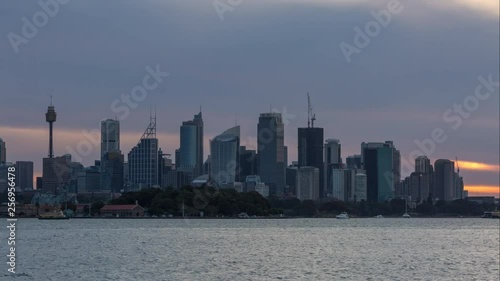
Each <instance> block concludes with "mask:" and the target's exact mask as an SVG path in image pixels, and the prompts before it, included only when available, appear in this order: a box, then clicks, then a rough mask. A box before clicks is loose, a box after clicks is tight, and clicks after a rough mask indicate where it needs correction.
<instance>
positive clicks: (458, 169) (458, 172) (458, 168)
mask: <svg viewBox="0 0 500 281" xmlns="http://www.w3.org/2000/svg"><path fill="white" fill-rule="evenodd" d="M455 162H457V174H459V175H460V166H459V165H458V157H457V156H455Z"/></svg>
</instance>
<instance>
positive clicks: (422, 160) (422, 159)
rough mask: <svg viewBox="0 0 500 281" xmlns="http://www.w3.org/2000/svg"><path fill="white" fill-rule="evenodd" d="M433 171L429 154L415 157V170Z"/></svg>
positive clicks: (422, 171) (426, 172)
mask: <svg viewBox="0 0 500 281" xmlns="http://www.w3.org/2000/svg"><path fill="white" fill-rule="evenodd" d="M430 171H431V160H429V158H427V156H418V157H417V158H416V159H415V172H417V173H424V174H428V173H430Z"/></svg>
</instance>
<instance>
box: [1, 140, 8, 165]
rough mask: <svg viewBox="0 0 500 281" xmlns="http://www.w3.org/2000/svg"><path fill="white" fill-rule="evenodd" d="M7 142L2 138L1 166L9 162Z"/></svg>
mask: <svg viewBox="0 0 500 281" xmlns="http://www.w3.org/2000/svg"><path fill="white" fill-rule="evenodd" d="M6 152H7V149H6V148H5V142H4V141H3V140H2V139H1V138H0V164H3V163H5V162H7V157H6Z"/></svg>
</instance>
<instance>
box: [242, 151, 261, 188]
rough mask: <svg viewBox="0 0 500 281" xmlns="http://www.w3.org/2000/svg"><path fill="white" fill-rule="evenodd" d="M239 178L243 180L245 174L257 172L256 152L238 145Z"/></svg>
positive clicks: (250, 174)
mask: <svg viewBox="0 0 500 281" xmlns="http://www.w3.org/2000/svg"><path fill="white" fill-rule="evenodd" d="M239 174H240V176H239V178H240V180H241V181H243V180H245V179H246V177H247V176H252V175H256V174H257V152H256V151H255V150H249V149H247V148H246V146H240V169H239Z"/></svg>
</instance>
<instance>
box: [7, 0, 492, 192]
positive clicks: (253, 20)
mask: <svg viewBox="0 0 500 281" xmlns="http://www.w3.org/2000/svg"><path fill="white" fill-rule="evenodd" d="M43 1H48V0H42V2H43ZM60 1H61V2H63V1H62V0H60ZM65 1H67V2H68V3H67V4H64V5H59V6H58V8H57V10H53V11H55V12H54V13H52V16H48V17H47V19H48V20H47V22H46V23H43V15H41V13H42V14H43V13H44V12H40V11H43V8H42V7H41V6H40V5H39V4H38V3H37V2H36V1H16V0H4V1H2V3H1V4H0V35H1V40H0V93H1V100H0V138H2V139H4V140H5V141H6V143H7V160H8V161H11V162H15V161H18V160H30V161H34V162H35V170H36V172H37V174H40V171H41V159H42V158H43V157H45V156H46V155H47V150H48V130H47V128H48V125H47V123H45V117H44V113H45V112H46V110H47V105H48V104H49V96H50V95H53V97H54V105H55V108H56V111H57V114H58V120H57V122H56V123H55V138H56V139H55V152H56V155H62V154H65V153H68V152H69V151H68V149H67V147H68V146H69V147H71V148H72V149H76V147H77V145H78V144H79V143H81V142H82V141H85V140H86V139H87V138H86V137H85V136H84V135H83V134H82V130H87V131H91V130H94V129H98V128H99V124H100V121H101V120H102V119H105V118H114V117H115V116H116V117H119V118H121V119H123V120H122V122H121V128H122V147H121V148H122V151H123V152H124V154H127V153H128V152H129V150H130V149H131V148H132V147H133V146H134V145H135V144H136V143H137V141H138V140H139V138H140V137H141V135H142V133H143V131H144V129H145V128H146V127H147V125H148V122H149V111H150V108H151V106H156V110H157V118H158V120H157V125H158V134H159V136H158V137H159V139H160V143H161V147H162V149H163V151H164V152H166V153H173V152H174V150H175V149H176V148H178V146H179V137H178V132H179V126H180V123H181V122H182V121H184V120H188V119H192V117H193V115H194V114H195V113H197V112H198V110H199V107H200V105H201V106H202V110H203V116H204V121H205V142H206V144H207V145H208V140H209V138H211V137H213V136H215V135H217V134H219V133H220V132H222V131H224V130H225V129H227V128H229V127H231V126H233V125H234V124H235V123H236V122H238V124H240V125H241V130H242V138H243V141H242V142H243V143H247V144H249V146H251V147H252V146H255V136H256V131H257V120H258V115H259V113H261V112H267V111H269V110H270V108H271V109H272V110H278V111H280V112H283V111H285V112H286V113H287V114H286V115H287V118H286V119H287V123H288V124H287V125H286V127H285V143H286V144H287V145H288V147H289V160H290V161H291V160H295V159H296V158H297V151H296V150H297V149H296V147H297V144H296V143H297V141H296V138H297V128H298V127H303V126H306V125H307V99H306V93H307V92H309V93H310V94H311V97H312V104H313V109H314V111H315V113H316V117H317V121H316V126H318V127H324V128H325V138H337V139H340V140H341V143H342V146H343V151H342V154H343V157H344V158H345V156H347V155H352V154H359V153H360V143H361V142H362V141H384V140H393V141H394V142H395V145H396V146H397V147H398V148H399V149H400V150H401V153H402V157H403V158H404V159H406V160H409V161H410V162H413V160H412V159H410V158H411V156H410V153H411V152H412V151H414V150H416V149H418V148H419V147H418V146H417V145H416V143H415V141H416V140H417V141H422V140H424V139H428V138H430V137H431V135H432V132H433V130H434V129H436V128H441V129H443V131H444V132H445V134H446V137H447V138H446V141H444V142H443V143H441V144H436V149H435V151H434V152H432V153H431V154H430V155H429V158H431V160H432V161H434V160H436V159H438V158H449V159H454V158H455V157H458V158H459V160H462V161H469V162H478V163H480V164H482V166H481V165H479V164H477V165H476V166H474V164H473V163H466V162H464V164H463V165H464V166H463V168H462V174H463V175H464V179H465V184H466V186H468V187H469V189H470V190H471V191H483V192H484V191H486V192H488V193H490V194H496V195H498V193H499V192H498V191H499V170H498V165H499V91H498V86H495V87H490V89H493V92H491V93H490V92H489V91H488V88H487V87H485V86H483V88H482V89H481V93H483V94H487V93H490V94H489V97H487V98H484V99H483V100H479V99H477V98H476V99H475V100H476V101H478V103H477V104H473V103H471V105H472V107H471V106H469V108H473V110H466V109H464V110H465V114H466V116H467V117H458V116H460V115H458V114H457V113H454V112H451V113H449V112H448V114H447V116H448V117H449V119H450V120H448V121H446V120H445V119H443V115H444V114H445V113H446V112H447V110H449V109H451V110H453V109H454V104H458V105H461V104H463V103H464V100H467V101H469V102H473V101H474V98H473V96H474V93H475V91H476V88H477V87H478V85H480V81H479V79H478V77H484V79H486V80H488V79H492V80H493V81H494V82H497V81H499V78H498V76H499V26H498V21H499V12H498V0H482V1H473V0H470V1H469V0H449V1H435V0H421V1H402V2H401V3H400V5H399V6H398V8H397V9H398V11H399V12H398V13H393V14H392V15H391V19H390V21H389V22H388V24H386V26H385V27H381V28H380V30H379V32H377V34H375V35H374V36H373V37H370V42H369V44H367V46H362V48H358V49H357V52H356V53H354V54H352V55H351V56H350V63H349V62H348V60H347V59H346V57H345V56H344V54H343V52H342V49H341V47H340V46H341V44H342V42H344V43H345V44H349V45H351V46H354V47H356V44H355V40H354V38H355V35H356V31H355V27H359V28H360V29H362V30H364V29H365V26H366V25H367V24H369V23H370V22H371V21H373V20H374V16H373V13H375V12H379V11H380V10H383V9H385V10H387V9H388V3H389V2H390V1H374V0H370V1H368V0H366V1H363V0H359V1H357V0H329V1H326V0H316V1H314V0H307V1H306V0H288V1H287V0H246V1H241V4H239V5H235V6H234V7H231V6H227V5H228V4H226V6H224V3H228V2H231V3H233V4H235V3H236V4H237V3H239V2H238V1H227V0H220V1H215V2H214V1H212V0H208V1H205V0H197V1H186V0H165V1H161V0H156V1H153V0H148V1H145V0H143V1H132V0H131V1H126V0H122V1H116V0H110V1H97V0H86V1H82V0H73V1H68V0H65ZM476 2H478V3H476ZM214 3H215V6H216V7H218V9H219V12H217V9H216V7H215V6H214ZM221 3H222V4H221ZM224 7H226V10H224ZM228 7H229V8H228ZM51 8H52V9H54V7H53V6H52V7H51ZM221 9H222V10H221ZM34 15H35V21H36V20H38V23H39V26H40V27H38V28H37V29H38V30H37V32H35V34H29V33H28V34H27V35H29V37H32V38H27V36H26V32H25V34H24V35H23V26H24V25H26V24H25V22H24V21H23V17H25V18H26V19H27V20H28V21H29V22H31V23H33V20H34V19H33V16H34ZM37 16H40V17H37ZM40 21H42V22H41V24H40ZM24 29H26V28H24ZM24 31H26V30H24ZM9 34H10V35H9ZM13 38H14V39H15V40H17V41H15V40H14V39H13ZM19 38H22V40H21V39H19ZM13 40H14V41H13ZM19 40H21V41H22V42H21V41H19ZM12 42H14V43H12ZM345 44H344V46H345ZM358 47H359V45H358ZM147 66H150V67H151V68H153V69H154V68H156V67H157V66H158V67H159V69H160V70H161V71H162V72H168V73H170V75H169V76H168V77H166V78H164V79H163V81H162V82H161V83H159V85H158V87H156V88H155V89H153V90H151V91H148V95H147V97H146V98H145V99H144V100H143V101H141V102H139V103H138V104H137V107H136V108H131V109H130V114H128V116H126V117H124V116H123V112H117V110H113V109H112V104H113V102H114V101H115V100H117V99H118V101H119V99H120V97H121V95H122V94H130V93H131V90H132V89H133V88H134V87H136V86H141V85H142V84H143V78H144V77H145V76H146V75H147V74H148V71H147V70H146V67H147ZM489 77H490V78H489ZM151 81H152V82H151V83H153V82H154V80H151ZM119 105H122V106H123V103H121V102H120V103H119ZM474 106H475V107H477V109H476V108H474ZM464 116H465V115H464ZM122 117H123V118H122ZM458 119H459V120H460V121H461V124H460V125H459V124H458V122H459V121H458ZM451 120H454V121H451ZM207 145H206V146H205V147H206V149H205V152H206V154H208V152H209V151H208V147H207ZM98 158H99V146H94V147H93V150H92V153H91V154H90V155H89V156H84V157H82V162H83V164H85V165H91V164H92V163H93V161H94V160H95V159H98ZM478 165H479V166H478ZM477 194H479V193H477Z"/></svg>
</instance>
